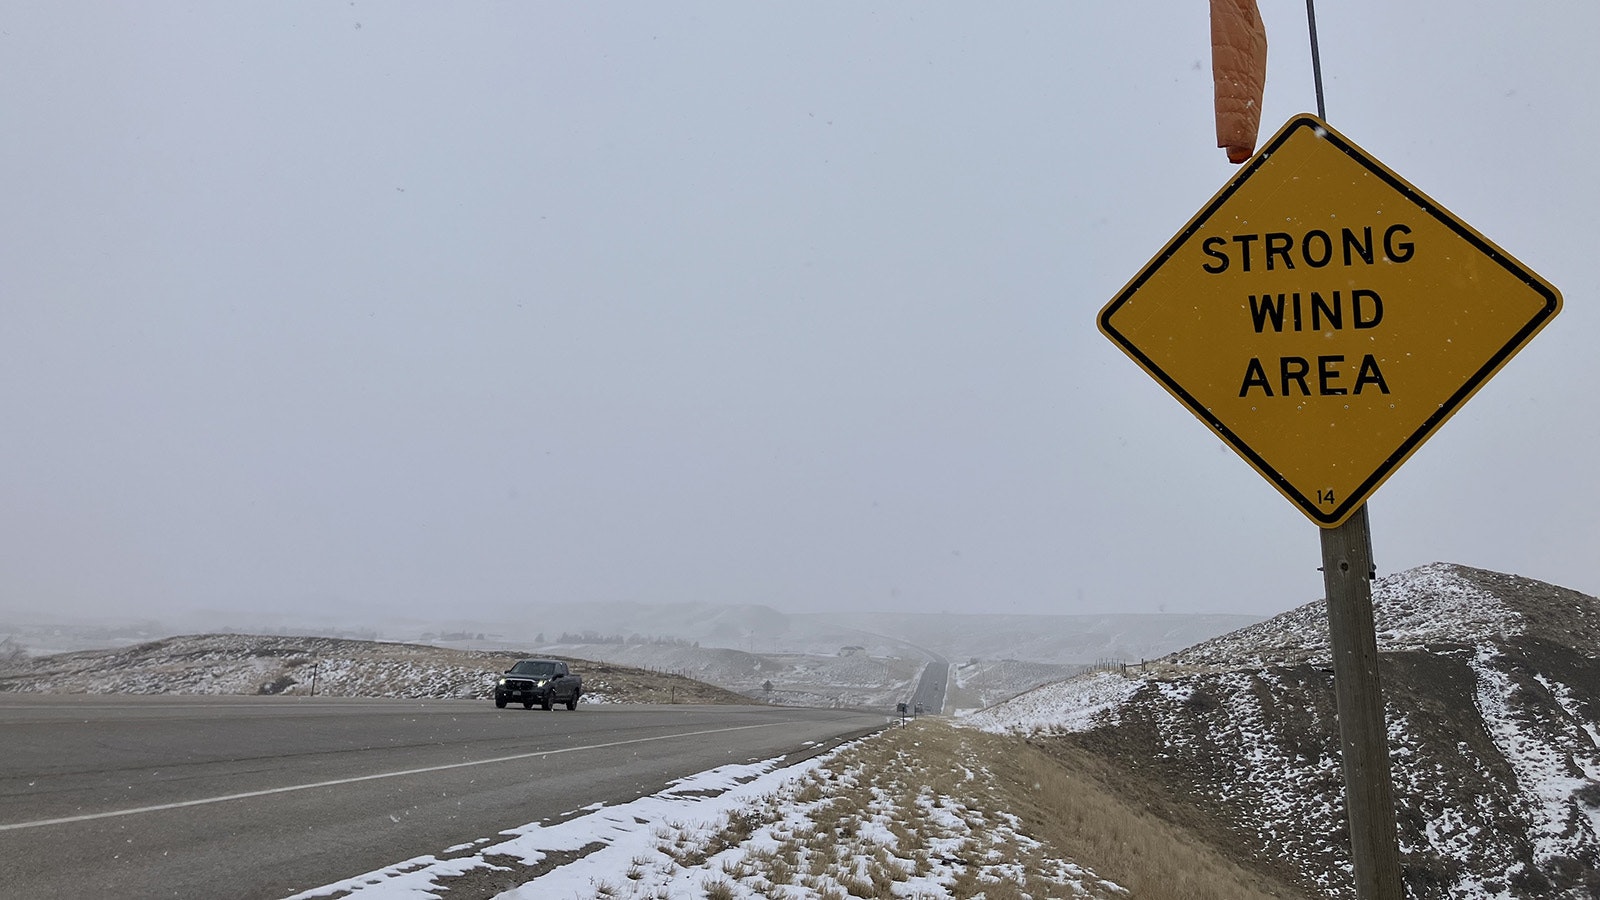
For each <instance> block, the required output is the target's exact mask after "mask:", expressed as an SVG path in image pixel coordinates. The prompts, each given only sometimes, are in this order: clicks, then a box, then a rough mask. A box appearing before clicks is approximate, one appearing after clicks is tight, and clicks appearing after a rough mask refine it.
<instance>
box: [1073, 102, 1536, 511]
mask: <svg viewBox="0 0 1600 900" xmlns="http://www.w3.org/2000/svg"><path fill="white" fill-rule="evenodd" d="M1560 303H1561V298H1560V295H1559V294H1558V293H1557V292H1556V291H1555V289H1554V288H1552V287H1551V286H1550V285H1548V284H1547V283H1545V282H1544V281H1543V280H1542V279H1540V278H1539V277H1538V276H1536V275H1534V274H1532V273H1531V272H1529V271H1528V270H1526V269H1525V268H1523V267H1522V265H1521V264H1520V263H1518V262H1516V261H1515V260H1514V259H1512V258H1511V257H1510V256H1508V255H1506V254H1505V252H1504V251H1502V250H1500V249H1499V248H1498V247H1496V246H1494V245H1493V244H1491V243H1489V241H1488V240H1487V239H1485V238H1484V237H1483V236H1481V235H1479V234H1478V233H1477V232H1476V231H1473V230H1472V229H1471V228H1470V227H1468V226H1467V225H1466V224H1464V223H1462V222H1461V221H1459V220H1457V219H1456V218H1455V217H1453V216H1451V215H1450V214H1449V213H1448V212H1446V211H1445V210H1444V209H1443V208H1441V207H1440V206H1439V205H1438V204H1437V203H1434V202H1433V201H1432V200H1430V199H1428V198H1427V197H1426V196H1424V195H1423V194H1422V193H1421V192H1420V191H1418V190H1417V189H1416V188H1414V187H1412V186H1411V185H1410V184H1408V183H1407V182H1405V181H1404V180H1402V179H1401V178H1400V177H1399V176H1398V175H1396V174H1394V173H1393V172H1391V171H1389V170H1388V169H1387V168H1385V167H1384V166H1383V164H1382V163H1379V162H1378V161H1377V160H1375V159H1373V158H1371V157H1370V156H1368V155H1367V154H1366V153H1365V152H1364V151H1362V150H1361V149H1360V148H1358V147H1356V146H1355V145H1354V144H1352V143H1350V142H1349V141H1348V140H1346V139H1345V138H1344V137H1343V136H1341V135H1339V134H1338V133H1337V132H1335V131H1333V130H1332V129H1331V128H1329V127H1328V126H1327V125H1326V124H1325V123H1323V122H1321V121H1320V120H1318V119H1317V118H1315V117H1313V116H1297V117H1295V118H1294V119H1291V120H1290V121H1289V123H1288V124H1287V125H1285V126H1284V127H1283V129H1282V130H1281V131H1279V132H1278V134H1277V135H1276V136H1275V137H1274V138H1273V139H1272V140H1271V141H1269V142H1268V143H1267V145H1266V146H1265V147H1263V148H1262V150H1261V151H1260V152H1259V153H1258V154H1257V155H1256V156H1255V158H1253V159H1252V160H1250V161H1249V163H1247V164H1246V165H1245V166H1244V167H1243V168H1241V170H1240V171H1239V172H1238V174H1237V175H1236V176H1235V177H1234V179H1233V180H1232V181H1230V182H1229V183H1228V184H1227V185H1226V186H1224V187H1223V189H1222V191H1221V192H1220V193H1218V194H1217V196H1216V197H1214V198H1212V200H1211V202H1210V203H1208V204H1207V205H1206V206H1205V208H1203V209H1202V210H1201V211H1200V212H1199V213H1198V214H1197V215H1196V216H1195V217H1194V219H1192V220H1191V221H1190V222H1189V224H1188V225H1187V226H1186V227H1185V228H1184V230H1183V231H1181V232H1179V234H1178V235H1177V236H1176V237H1175V238H1173V239H1172V241H1171V242H1169V243H1168V244H1167V246H1166V247H1165V248H1164V249H1163V250H1162V251H1161V253H1160V254H1158V255H1157V256H1156V258H1155V259H1153V260H1151V261H1150V263H1149V264H1148V265H1146V266H1145V268H1144V270H1143V271H1141V272H1140V273H1139V275H1138V276H1137V277H1136V278H1134V279H1133V281H1131V282H1130V283H1129V284H1128V286H1127V287H1125V288H1124V289H1123V290H1122V292H1121V293H1120V294H1118V295H1117V297H1116V298H1115V299H1113V300H1112V301H1111V302H1110V303H1109V304H1107V305H1106V307H1105V308H1104V309H1103V310H1101V313H1100V330H1101V331H1102V332H1104V333H1105V335H1106V336H1107V337H1109V338H1111V340H1113V341H1115V342H1116V343H1117V345H1118V346H1119V347H1121V348H1122V349H1123V350H1124V351H1125V352H1126V353H1127V354H1128V355H1129V356H1131V357H1132V358H1133V359H1134V360H1135V361H1136V362H1137V363H1138V364H1139V365H1140V366H1142V367H1143V368H1144V369H1145V370H1146V371H1147V372H1149V373H1150V374H1151V375H1152V376H1154V377H1155V378H1156V379H1157V380H1158V381H1159V382H1160V383H1161V384H1162V385H1163V386H1165V387H1166V388H1167V390H1168V391H1170V392H1171V393H1172V394H1173V395H1174V396H1175V397H1177V398H1178V399H1179V400H1180V401H1181V402H1182V403H1183V404H1184V405H1185V406H1187V407H1188V408H1189V409H1190V411H1192V412H1193V413H1194V414H1195V415H1197V416H1199V417H1200V419H1201V420H1202V421H1204V422H1205V423H1206V424H1207V425H1208V426H1209V427H1210V428H1211V429H1212V430H1213V431H1214V432H1216V434H1217V435H1218V436H1219V437H1221V438H1222V439H1223V440H1224V441H1225V442H1226V443H1227V444H1228V445H1229V446H1231V447H1233V448H1234V450H1236V451H1237V452H1238V453H1239V454H1240V455H1241V456H1243V457H1244V458H1245V460H1246V461H1248V462H1249V463H1250V464H1251V465H1252V466H1254V467H1255V468H1256V469H1257V470H1258V471H1259V472H1261V474H1262V475H1264V476H1266V477H1267V479H1268V480H1269V481H1271V482H1272V484H1273V485H1274V486H1276V487H1277V488H1278V490H1280V491H1281V492H1282V493H1283V494H1284V495H1285V496H1286V497H1288V498H1289V499H1290V500H1291V501H1293V502H1294V503H1295V504H1296V505H1297V506H1299V507H1300V509H1301V510H1302V511H1303V512H1305V513H1306V514H1307V515H1308V516H1310V517H1311V518H1312V519H1313V520H1315V521H1316V522H1317V523H1318V524H1320V525H1323V526H1326V527H1332V526H1336V525H1338V524H1340V523H1341V522H1343V521H1344V520H1345V519H1346V518H1347V517H1348V516H1349V515H1350V514H1351V513H1352V512H1354V511H1355V509H1356V508H1357V507H1358V506H1360V505H1361V503H1363V502H1365V500H1366V498H1367V497H1368V496H1370V494H1371V493H1372V491H1374V490H1376V489H1377V487H1378V485H1379V484H1381V483H1382V482H1383V480H1384V479H1386V478H1387V477H1388V476H1389V474H1390V473H1391V472H1393V470H1394V469H1395V468H1396V467H1398V466H1399V464H1400V463H1401V462H1403V461H1404V460H1405V459H1406V458H1407V457H1409V456H1410V455H1411V454H1412V453H1413V452H1414V451H1415V450H1416V449H1417V447H1419V446H1420V445H1421V444H1422V442H1423V441H1424V440H1426V439H1427V438H1428V437H1429V436H1430V435H1431V434H1432V433H1433V432H1434V431H1435V430H1437V429H1438V427H1439V426H1440V425H1441V424H1443V422H1444V421H1445V420H1446V419H1447V418H1449V416H1450V415H1451V414H1452V413H1454V412H1455V410H1456V409H1457V408H1459V407H1460V405H1461V404H1462V403H1463V402H1464V401H1465V400H1466V399H1467V398H1468V397H1470V396H1471V395H1472V393H1473V392H1475V391H1476V390H1477V389H1478V387H1480V386H1481V385H1482V384H1483V383H1484V381H1486V380H1487V379H1488V378H1489V377H1490V376H1491V375H1493V374H1494V373H1495V372H1496V371H1498V369H1499V368H1500V366H1502V365H1503V364H1504V363H1505V362H1506V361H1507V360H1508V359H1509V358H1510V357H1511V356H1512V354H1514V353H1515V352H1516V351H1517V350H1519V349H1520V348H1521V347H1522V346H1523V345H1524V344H1525V343H1526V342H1527V341H1528V340H1529V339H1530V338H1531V337H1532V336H1533V335H1534V333H1535V332H1537V331H1538V330H1539V329H1540V328H1541V327H1543V325H1544V323H1545V322H1546V321H1548V320H1549V319H1550V317H1551V316H1554V315H1555V313H1556V312H1557V311H1558V310H1559V309H1560Z"/></svg>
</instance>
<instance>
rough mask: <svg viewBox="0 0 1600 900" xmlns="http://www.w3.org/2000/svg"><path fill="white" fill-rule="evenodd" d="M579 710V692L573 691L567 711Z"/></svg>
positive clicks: (568, 701) (568, 700)
mask: <svg viewBox="0 0 1600 900" xmlns="http://www.w3.org/2000/svg"><path fill="white" fill-rule="evenodd" d="M577 708H578V692H577V691H573V692H572V696H571V697H569V698H568V699H567V711H568V712H571V711H572V710H575V709H577Z"/></svg>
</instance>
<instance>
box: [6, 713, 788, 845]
mask: <svg viewBox="0 0 1600 900" xmlns="http://www.w3.org/2000/svg"><path fill="white" fill-rule="evenodd" d="M787 724H789V723H787V722H763V723H761V724H760V725H735V726H733V727H730V728H711V729H707V730H705V731H684V732H679V733H677V734H659V735H656V736H654V737H643V738H630V739H628V740H626V741H611V742H609V743H605V744H589V745H587V746H583V747H563V748H561V749H560V750H535V751H532V752H529V753H517V754H514V755H512V756H496V757H494V758H493V759H475V760H472V761H470V762H458V763H445V764H444V765H441V766H424V767H423V768H420V769H402V770H400V771H398V772H379V773H377V774H374V775H357V776H355V777H354V778H335V779H334V780H332V781H316V782H312V783H311V784H291V785H287V786H285V787H275V788H266V789H264V790H259V791H245V792H244V793H242V794H223V795H222V796H220V797H204V798H201V799H199V800H180V801H178V802H176V803H158V804H156V805H155V806H136V807H133V808H132V809H114V810H111V811H109V812H98V813H84V814H83V815H81V816H63V817H61V818H59V819H40V820H38V821H36V822H13V823H11V824H9V825H0V831H19V830H21V829H24V828H43V827H45V826H46V825H67V824H71V823H73V822H88V821H92V820H94V819H113V818H116V817H118V816H136V815H139V814H140V813H150V812H161V811H162V810H167V809H182V808H183V807H185V806H204V805H206V804H208V803H226V802H228V801H229V800H244V799H247V798H250V797H266V796H269V795H271V794H287V793H290V792H292V791H309V790H311V789H313V788H324V787H336V786H338V785H341V784H355V783H356V782H358V781H376V780H378V779H380V778H400V777H402V776H405V775H423V774H426V773H428V772H443V771H446V770H448V769H465V768H467V767H469V766H488V765H493V764H495V763H503V762H514V761H516V760H519V759H533V758H535V757H540V756H556V755H557V754H561V753H576V752H577V751H579V750H604V749H606V748H607V747H625V746H627V745H628V744H645V743H649V742H651V741H667V740H672V739H673V738H685V737H696V736H699V735H702V734H726V733H728V732H730V731H747V730H749V729H751V728H771V727H772V726H774V725H787Z"/></svg>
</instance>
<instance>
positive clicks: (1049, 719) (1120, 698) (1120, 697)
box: [961, 672, 1144, 734]
mask: <svg viewBox="0 0 1600 900" xmlns="http://www.w3.org/2000/svg"><path fill="white" fill-rule="evenodd" d="M1143 684H1144V682H1143V681H1141V680H1139V679H1136V678H1126V677H1124V676H1122V675H1120V674H1117V673H1113V672H1098V673H1095V674H1093V675H1085V676H1081V677H1078V678H1072V679H1069V680H1067V681H1058V682H1056V683H1055V684H1047V685H1045V686H1044V687H1041V688H1038V689H1037V690H1032V691H1029V692H1028V693H1026V694H1023V695H1021V696H1019V697H1014V698H1012V699H1010V700H1008V701H1006V702H1005V703H1001V704H999V705H998V706H992V707H990V708H988V709H985V710H980V711H978V712H975V713H971V714H969V715H966V716H963V717H962V718H961V721H962V723H963V724H966V725H971V726H973V727H974V728H979V729H982V730H984V731H990V732H994V733H997V734H1005V733H1008V732H1009V733H1024V734H1025V733H1031V732H1036V731H1057V732H1062V731H1067V732H1070V731H1088V730H1090V729H1091V728H1098V727H1100V726H1101V725H1113V724H1116V721H1117V709H1118V708H1119V707H1121V706H1122V704H1123V702H1124V701H1126V700H1127V699H1128V698H1130V697H1132V696H1133V695H1134V693H1135V692H1137V691H1138V690H1139V688H1140V687H1141V686H1142V685H1143Z"/></svg>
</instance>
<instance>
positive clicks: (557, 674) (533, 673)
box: [494, 659, 583, 709]
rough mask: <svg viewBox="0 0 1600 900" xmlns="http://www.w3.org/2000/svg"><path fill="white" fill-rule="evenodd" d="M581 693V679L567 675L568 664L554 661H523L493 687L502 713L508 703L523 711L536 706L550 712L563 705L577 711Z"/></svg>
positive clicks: (496, 702) (570, 673) (495, 701)
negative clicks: (517, 704)
mask: <svg viewBox="0 0 1600 900" xmlns="http://www.w3.org/2000/svg"><path fill="white" fill-rule="evenodd" d="M582 693H583V676H582V675H578V674H576V673H573V672H569V671H567V664H566V663H564V662H561V661H560V660H555V659H524V660H518V662H517V664H516V665H514V666H512V667H511V668H509V669H507V670H506V672H505V674H504V675H502V676H500V680H499V681H497V682H496V683H495V686H494V705H495V706H496V707H498V708H500V709H505V708H506V704H507V703H521V704H522V707H523V709H533V705H534V704H535V703H537V704H539V706H540V707H542V708H544V709H550V708H552V707H554V706H555V705H556V704H557V703H565V704H566V705H567V709H577V708H578V697H579V696H580V695H581V694H582Z"/></svg>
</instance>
